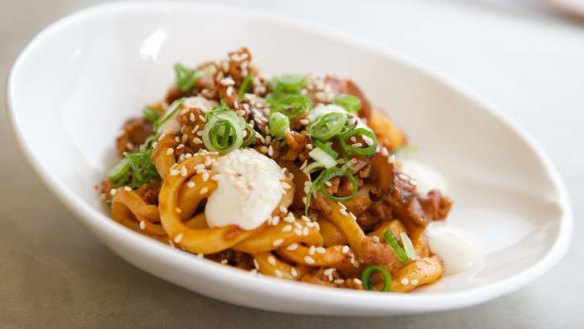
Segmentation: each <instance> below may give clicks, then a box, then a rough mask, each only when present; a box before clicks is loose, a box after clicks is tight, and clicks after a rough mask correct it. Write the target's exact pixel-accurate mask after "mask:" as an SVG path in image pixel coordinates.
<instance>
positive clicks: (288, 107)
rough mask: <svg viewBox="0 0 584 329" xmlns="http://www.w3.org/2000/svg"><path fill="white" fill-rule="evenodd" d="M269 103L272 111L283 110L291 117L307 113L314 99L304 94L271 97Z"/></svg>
mask: <svg viewBox="0 0 584 329" xmlns="http://www.w3.org/2000/svg"><path fill="white" fill-rule="evenodd" d="M268 104H270V107H271V110H272V111H274V112H282V113H284V114H285V115H286V116H288V118H290V119H293V118H295V117H297V116H300V115H302V114H305V113H306V112H308V110H310V108H311V107H312V101H311V100H310V98H308V97H306V96H304V95H283V96H279V97H270V98H268Z"/></svg>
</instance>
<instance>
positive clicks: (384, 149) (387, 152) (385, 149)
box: [381, 147, 389, 156]
mask: <svg viewBox="0 0 584 329" xmlns="http://www.w3.org/2000/svg"><path fill="white" fill-rule="evenodd" d="M381 155H383V156H388V155H389V151H388V150H387V148H385V147H382V148H381Z"/></svg>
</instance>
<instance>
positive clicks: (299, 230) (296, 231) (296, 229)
mask: <svg viewBox="0 0 584 329" xmlns="http://www.w3.org/2000/svg"><path fill="white" fill-rule="evenodd" d="M294 233H295V234H296V235H298V236H302V230H301V229H299V228H295V229H294Z"/></svg>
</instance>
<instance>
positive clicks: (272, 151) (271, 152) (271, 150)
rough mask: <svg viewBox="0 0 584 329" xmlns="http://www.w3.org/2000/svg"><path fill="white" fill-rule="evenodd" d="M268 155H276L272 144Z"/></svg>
mask: <svg viewBox="0 0 584 329" xmlns="http://www.w3.org/2000/svg"><path fill="white" fill-rule="evenodd" d="M268 155H269V156H274V148H273V147H272V145H270V146H269V147H268Z"/></svg>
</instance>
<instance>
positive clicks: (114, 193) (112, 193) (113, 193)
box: [110, 188, 118, 195]
mask: <svg viewBox="0 0 584 329" xmlns="http://www.w3.org/2000/svg"><path fill="white" fill-rule="evenodd" d="M116 193H118V190H116V189H115V188H113V189H111V190H110V194H111V195H116Z"/></svg>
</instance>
